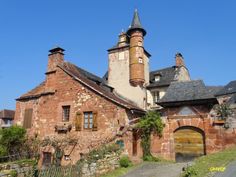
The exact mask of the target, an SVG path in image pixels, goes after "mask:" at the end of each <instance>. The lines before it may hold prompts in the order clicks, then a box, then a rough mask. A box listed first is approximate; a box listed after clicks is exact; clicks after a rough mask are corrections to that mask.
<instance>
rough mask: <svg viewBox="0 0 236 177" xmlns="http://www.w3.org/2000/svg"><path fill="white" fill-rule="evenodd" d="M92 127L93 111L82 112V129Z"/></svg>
mask: <svg viewBox="0 0 236 177" xmlns="http://www.w3.org/2000/svg"><path fill="white" fill-rule="evenodd" d="M92 128H93V112H85V113H84V129H92Z"/></svg>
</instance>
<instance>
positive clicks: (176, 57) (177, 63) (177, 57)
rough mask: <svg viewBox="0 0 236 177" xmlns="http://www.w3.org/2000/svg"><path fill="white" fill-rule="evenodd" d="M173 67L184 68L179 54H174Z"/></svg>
mask: <svg viewBox="0 0 236 177" xmlns="http://www.w3.org/2000/svg"><path fill="white" fill-rule="evenodd" d="M175 66H177V67H180V66H185V64H184V58H183V56H182V54H181V53H179V52H178V53H176V54H175Z"/></svg>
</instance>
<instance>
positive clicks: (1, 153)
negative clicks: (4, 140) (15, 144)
mask: <svg viewBox="0 0 236 177" xmlns="http://www.w3.org/2000/svg"><path fill="white" fill-rule="evenodd" d="M6 155H7V148H6V147H5V146H3V145H0V157H3V156H6Z"/></svg>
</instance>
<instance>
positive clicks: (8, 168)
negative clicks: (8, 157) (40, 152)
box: [0, 163, 33, 176]
mask: <svg viewBox="0 0 236 177" xmlns="http://www.w3.org/2000/svg"><path fill="white" fill-rule="evenodd" d="M32 169H33V166H32V165H31V164H27V163H26V164H17V163H8V164H0V176H8V175H10V174H11V172H12V171H15V172H16V173H17V174H24V173H25V172H27V171H31V170H32ZM18 176H20V175H18ZM23 176H24V175H23Z"/></svg>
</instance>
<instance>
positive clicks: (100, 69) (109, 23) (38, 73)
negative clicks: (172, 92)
mask: <svg viewBox="0 0 236 177" xmlns="http://www.w3.org/2000/svg"><path fill="white" fill-rule="evenodd" d="M135 8H137V9H138V11H139V15H140V18H141V22H142V25H143V26H144V28H145V29H146V31H147V35H146V37H145V48H146V50H147V51H149V52H150V53H151V54H152V57H151V62H150V67H151V70H155V69H159V68H163V67H167V66H171V65H174V55H175V53H176V52H181V53H182V54H183V56H184V58H185V63H186V65H187V67H188V69H189V71H190V74H191V78H192V79H203V80H204V82H205V83H206V84H207V85H224V84H227V83H228V82H229V81H231V80H235V79H236V77H235V76H236V70H235V66H236V57H235V54H236V23H235V20H236V10H235V8H236V1H235V0H227V1H225V0H207V1H206V0H197V1H194V0H191V1H190V0H179V1H176V0H146V1H143V0H128V1H127V0H119V1H111V0H99V1H95V0H94V1H92V0H88V1H80V0H67V1H66V0H64V1H63V0H40V1H39V0H38V1H32V0H20V1H19V0H2V1H1V2H0V24H1V26H0V49H1V50H0V83H1V87H0V109H3V108H8V109H15V98H17V97H19V96H20V95H22V94H23V93H25V92H27V91H29V90H30V89H32V88H34V87H35V86H36V85H37V84H39V83H40V82H41V81H43V80H44V78H45V75H44V73H45V71H46V66H47V55H48V50H49V49H51V48H52V47H54V46H56V45H59V46H61V47H62V48H64V49H65V50H66V51H65V54H66V56H65V58H66V60H68V61H70V62H72V63H75V64H76V65H78V66H80V67H82V68H84V69H86V70H88V71H90V72H93V73H95V74H97V75H99V76H102V75H103V74H104V73H105V72H106V70H107V67H108V59H107V49H108V48H110V47H112V46H113V45H115V44H116V42H117V37H118V34H119V33H120V32H121V30H122V29H125V30H126V29H127V27H128V26H129V25H130V23H131V20H132V16H133V12H134V9H135Z"/></svg>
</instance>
